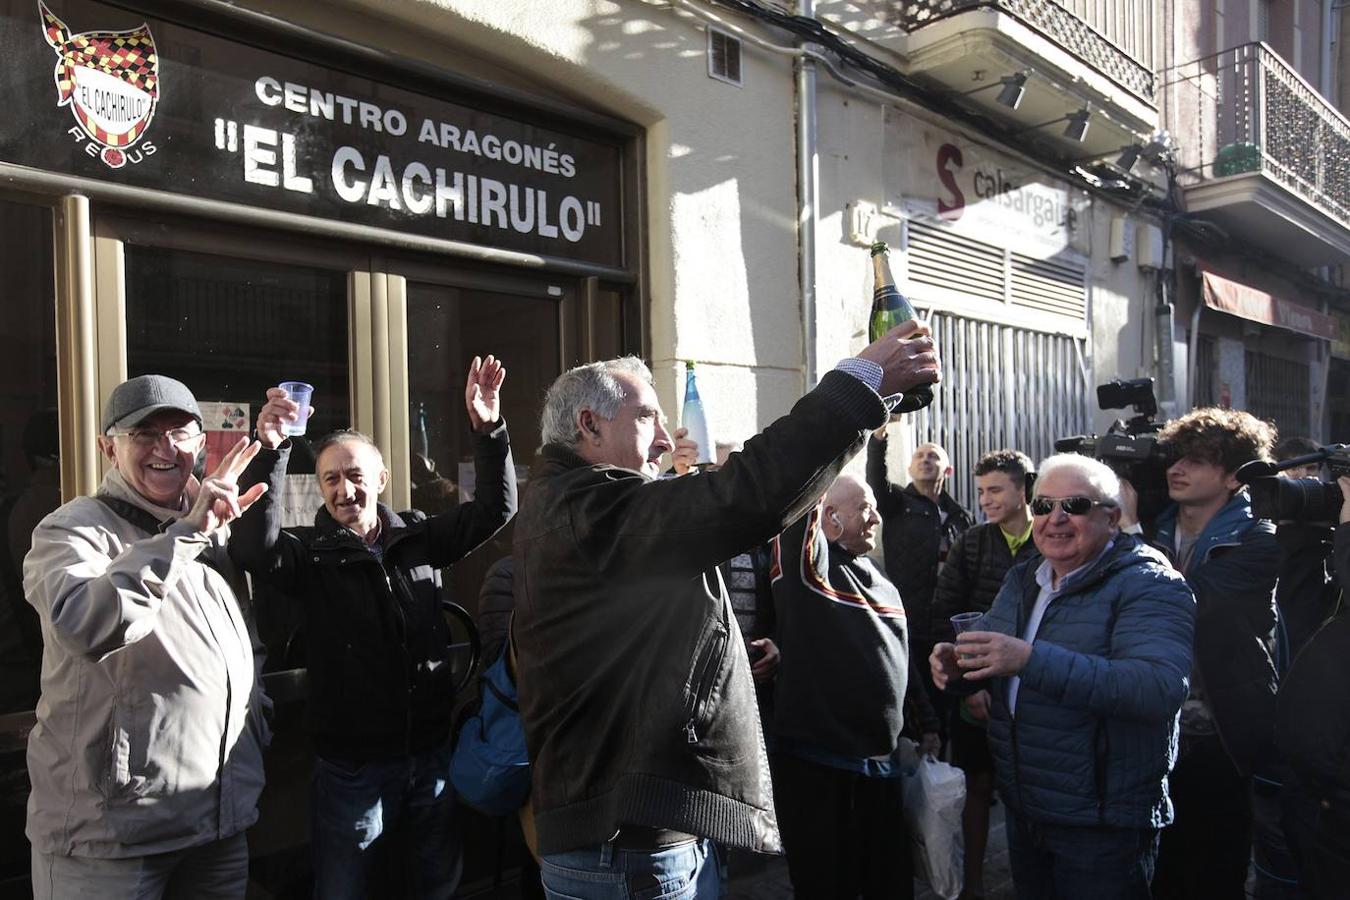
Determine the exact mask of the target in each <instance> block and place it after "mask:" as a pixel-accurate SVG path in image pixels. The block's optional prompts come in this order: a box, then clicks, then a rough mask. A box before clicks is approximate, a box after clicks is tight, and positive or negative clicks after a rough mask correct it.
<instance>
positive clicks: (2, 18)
mask: <svg viewBox="0 0 1350 900" xmlns="http://www.w3.org/2000/svg"><path fill="white" fill-rule="evenodd" d="M0 79H3V83H4V84H5V86H6V104H5V105H6V109H5V112H4V114H3V116H0V159H3V160H4V161H6V162H11V163H17V164H20V165H24V166H30V167H33V168H39V169H45V170H49V171H56V172H61V173H67V174H72V175H79V176H84V177H89V178H97V179H100V180H105V181H113V182H118V183H121V184H126V185H131V186H139V187H146V188H155V189H159V190H166V191H174V192H178V193H183V194H191V195H193V196H197V197H206V198H211V199H217V200H228V201H234V202H240V203H246V204H250V205H254V206H259V207H265V208H268V209H275V210H284V211H288V212H295V213H302V214H305V215H312V216H320V217H323V218H331V219H340V220H344V221H349V222H359V223H362V224H368V225H375V226H379V227H384V228H391V229H397V230H400V231H404V232H416V233H418V234H422V235H427V236H431V237H438V238H449V239H454V240H460V241H468V242H472V243H476V244H484V245H491V246H496V247H502V248H507V249H512V250H521V251H525V252H530V253H541V254H547V255H551V256H558V257H565V258H570V259H576V260H581V261H585V262H590V263H595V264H599V265H605V266H622V265H623V262H624V261H623V259H622V254H621V248H622V241H621V233H622V229H621V226H622V210H621V206H620V198H621V196H622V191H621V176H622V162H623V160H622V148H621V145H620V139H618V138H607V136H605V135H604V134H597V133H592V132H590V131H588V130H587V129H585V128H584V127H583V126H580V125H578V126H577V127H576V129H575V130H574V131H569V130H566V129H567V128H568V126H567V125H566V124H562V125H559V124H558V123H557V122H554V121H550V123H549V126H548V127H545V126H543V125H541V124H537V123H535V122H532V121H529V118H528V116H529V114H528V113H523V114H513V115H502V114H500V113H498V112H494V111H491V110H490V109H486V108H480V107H485V106H490V104H488V103H485V102H482V101H471V102H476V103H478V106H473V105H467V104H465V103H460V102H455V100H454V99H447V98H434V97H430V96H426V95H424V94H419V93H415V92H412V91H409V90H404V89H402V88H398V87H393V86H391V85H388V84H384V83H380V82H377V81H373V80H370V79H369V78H365V77H362V74H361V73H359V72H347V71H337V70H334V69H328V68H324V67H323V66H320V65H315V64H312V63H308V62H303V61H300V60H297V59H293V58H290V57H287V56H283V55H280V54H277V53H272V52H268V51H264V50H260V49H257V48H254V47H251V46H247V45H244V44H238V43H234V42H231V41H228V40H225V39H223V38H220V37H216V36H214V35H211V34H206V33H204V32H201V31H196V30H193V29H190V28H185V27H182V26H180V25H176V24H172V23H169V22H163V21H159V20H156V19H153V18H146V17H144V16H140V15H137V14H134V13H129V12H127V11H126V10H124V9H120V8H117V7H113V6H108V5H105V4H102V3H96V2H90V0H44V2H38V0H0Z"/></svg>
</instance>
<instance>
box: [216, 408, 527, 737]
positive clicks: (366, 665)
mask: <svg viewBox="0 0 1350 900" xmlns="http://www.w3.org/2000/svg"><path fill="white" fill-rule="evenodd" d="M289 443H290V442H289V441H288V442H287V443H286V444H283V445H282V447H281V449H279V450H266V449H264V450H262V451H260V452H259V454H258V456H257V457H256V458H255V459H254V460H253V463H252V464H251V465H250V466H249V470H248V472H246V473H245V475H244V478H243V479H241V484H242V485H248V484H253V483H255V482H257V481H266V482H267V483H268V487H269V490H268V491H267V493H265V494H263V496H262V498H261V499H260V500H258V502H257V503H256V504H255V505H254V507H253V508H252V509H250V510H249V512H248V515H245V516H243V517H241V518H240V519H239V521H238V522H236V523H235V524H234V525H233V526H232V533H231V536H230V552H231V555H233V556H234V557H235V558H236V559H237V560H238V561H239V562H240V563H241V564H242V565H243V566H244V567H245V568H247V569H248V571H249V572H250V573H251V574H252V575H253V577H254V578H257V579H260V580H262V581H265V582H267V583H268V584H270V585H272V586H274V587H276V588H277V589H278V590H280V591H282V592H284V593H286V594H288V595H290V596H292V597H295V598H296V599H297V600H298V601H299V602H300V604H301V605H302V607H303V612H304V625H305V648H306V666H307V667H308V669H309V681H310V698H309V707H308V710H307V712H308V718H309V725H310V730H311V731H312V733H313V737H314V744H315V749H317V750H318V752H319V755H320V756H323V757H325V758H328V759H337V760H345V761H352V762H365V761H370V760H388V759H397V758H399V757H402V756H406V755H409V754H412V753H420V752H422V751H425V750H429V749H432V748H434V747H436V746H439V745H440V744H441V743H442V742H444V741H445V740H446V738H447V737H448V736H449V734H450V725H451V715H452V703H453V700H454V682H453V678H454V676H453V673H452V672H451V669H452V667H451V666H450V665H448V659H449V655H450V648H449V632H448V629H447V628H446V624H445V619H444V617H443V614H442V612H441V607H440V603H441V573H440V570H441V569H442V568H444V567H446V566H448V565H450V564H452V563H454V562H455V561H456V560H458V559H460V558H461V557H462V556H464V555H465V554H466V553H468V552H469V551H471V550H473V549H474V548H475V547H477V546H478V545H480V544H482V543H483V542H484V541H486V540H487V539H488V538H490V537H492V535H493V534H495V533H496V532H497V531H498V530H500V529H501V528H502V526H504V525H505V524H506V523H507V522H509V521H510V520H511V517H512V516H513V515H514V514H515V511H516V478H515V467H514V466H512V465H511V450H510V442H509V440H508V438H507V435H506V426H505V425H502V426H501V427H499V428H497V429H496V430H495V431H493V432H492V434H490V435H485V436H479V437H478V439H477V445H476V447H475V459H474V467H475V478H476V491H475V499H474V500H473V501H472V502H470V503H464V504H461V505H460V506H458V507H457V508H455V509H452V510H451V511H450V512H447V513H445V514H443V515H439V516H432V517H431V518H427V517H426V516H424V515H423V514H422V513H420V512H417V511H416V510H413V511H411V512H407V513H403V514H398V513H395V512H393V511H392V510H390V509H389V508H388V507H386V506H384V505H383V504H380V507H379V513H380V523H381V527H382V529H383V532H382V534H383V537H382V541H383V546H384V561H383V564H381V562H380V560H379V559H377V558H376V557H375V555H374V554H373V553H371V552H370V550H368V549H367V548H366V546H365V544H363V543H362V541H361V540H360V539H359V538H358V537H357V536H356V535H355V533H353V532H352V531H350V530H349V529H347V528H344V527H343V526H341V525H339V524H337V522H335V521H334V520H333V518H332V517H331V516H329V515H328V511H327V510H326V509H320V510H319V512H318V514H317V515H316V516H315V524H314V526H313V527H309V528H289V529H286V530H285V531H282V529H281V505H280V503H279V502H278V501H279V500H280V498H281V496H282V491H283V485H284V483H285V482H284V479H285V476H286V462H287V459H288V457H289V455H290V449H289Z"/></svg>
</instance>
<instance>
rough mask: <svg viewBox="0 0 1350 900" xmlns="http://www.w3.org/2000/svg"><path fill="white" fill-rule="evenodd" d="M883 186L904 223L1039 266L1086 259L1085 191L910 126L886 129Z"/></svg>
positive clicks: (892, 123)
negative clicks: (1063, 258)
mask: <svg viewBox="0 0 1350 900" xmlns="http://www.w3.org/2000/svg"><path fill="white" fill-rule="evenodd" d="M886 185H887V194H888V197H889V198H890V205H891V206H892V207H896V206H898V207H899V209H900V210H901V211H902V212H903V213H904V215H905V216H906V217H908V218H918V219H920V220H921V221H924V222H926V223H928V224H931V225H937V226H942V227H947V228H951V229H953V230H954V231H956V232H958V233H961V234H964V235H965V236H967V237H971V238H974V239H976V240H980V241H984V242H985V243H989V244H993V245H995V246H997V247H1002V248H1006V249H1010V250H1013V251H1016V252H1019V253H1023V254H1025V255H1027V256H1031V257H1033V258H1037V259H1049V258H1051V257H1053V256H1055V255H1056V254H1059V253H1061V252H1063V251H1065V250H1069V251H1071V252H1073V253H1075V254H1078V255H1083V256H1085V255H1087V253H1088V246H1087V236H1086V234H1085V231H1086V223H1085V221H1084V215H1085V214H1086V212H1087V210H1088V208H1089V204H1090V199H1089V197H1088V195H1087V193H1086V192H1084V191H1081V190H1077V189H1074V188H1071V187H1070V186H1069V185H1068V184H1067V183H1066V182H1062V181H1058V180H1056V179H1053V178H1050V177H1049V176H1047V175H1045V174H1043V173H1041V172H1039V171H1037V170H1034V169H1032V168H1030V167H1028V166H1021V165H1018V164H1016V163H1014V162H1013V161H1012V160H1010V159H1007V158H1004V157H1002V156H1000V155H997V154H994V153H991V152H990V151H988V150H985V149H983V148H981V147H979V146H977V145H975V144H972V143H970V142H969V141H965V140H963V139H961V138H960V137H958V136H957V135H955V134H952V133H950V132H947V131H943V130H941V129H937V128H932V127H929V126H926V125H922V124H920V123H918V122H917V121H915V120H914V119H911V118H908V117H905V118H896V119H892V120H888V121H887V123H886Z"/></svg>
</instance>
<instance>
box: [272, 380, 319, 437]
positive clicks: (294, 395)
mask: <svg viewBox="0 0 1350 900" xmlns="http://www.w3.org/2000/svg"><path fill="white" fill-rule="evenodd" d="M277 387H279V388H281V389H282V390H283V391H285V392H286V396H287V398H289V399H291V400H294V401H295V402H296V403H299V404H300V418H298V419H296V420H295V421H294V422H283V423H282V425H281V433H282V434H284V435H287V436H288V437H299V436H300V435H302V434H304V433H305V426H306V425H308V424H309V398H310V397H312V396H313V395H314V385H312V384H305V383H304V382H303V381H283V382H282V383H281V384H279V385H277Z"/></svg>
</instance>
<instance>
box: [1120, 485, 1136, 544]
mask: <svg viewBox="0 0 1350 900" xmlns="http://www.w3.org/2000/svg"><path fill="white" fill-rule="evenodd" d="M1138 524H1139V492H1138V491H1136V490H1135V489H1134V485H1132V484H1130V482H1129V481H1127V480H1126V479H1124V478H1122V479H1120V528H1121V530H1122V531H1123V530H1125V529H1127V528H1129V527H1130V526H1132V525H1138Z"/></svg>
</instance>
